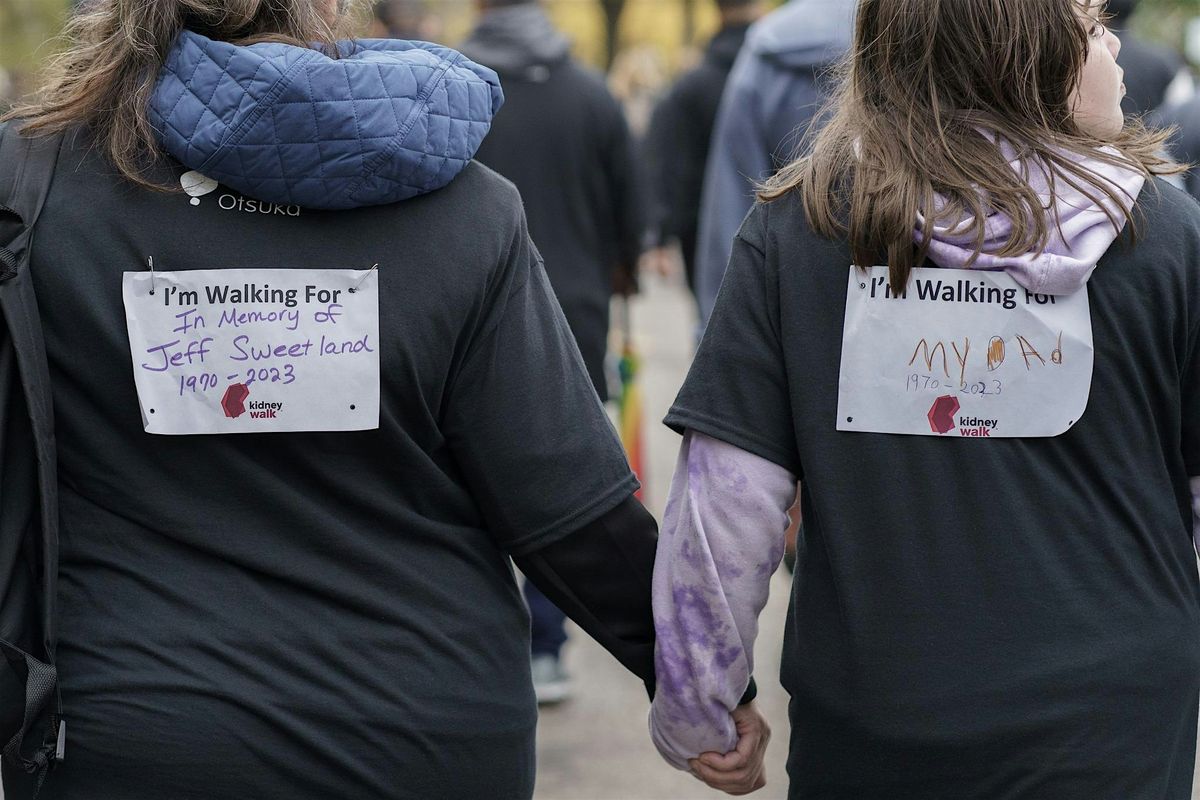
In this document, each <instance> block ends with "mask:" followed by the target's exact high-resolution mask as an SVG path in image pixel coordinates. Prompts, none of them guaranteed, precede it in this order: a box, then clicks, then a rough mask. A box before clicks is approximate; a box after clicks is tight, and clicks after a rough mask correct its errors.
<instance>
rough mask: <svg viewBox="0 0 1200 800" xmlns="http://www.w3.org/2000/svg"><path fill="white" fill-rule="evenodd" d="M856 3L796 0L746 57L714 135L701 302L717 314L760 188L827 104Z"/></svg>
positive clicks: (704, 205) (704, 313)
mask: <svg viewBox="0 0 1200 800" xmlns="http://www.w3.org/2000/svg"><path fill="white" fill-rule="evenodd" d="M854 7H855V2H854V0H792V1H791V2H790V3H788V4H787V5H785V6H784V7H782V8H780V9H779V10H777V11H775V12H774V13H771V14H769V15H767V16H766V17H764V18H763V19H761V20H760V21H759V22H757V23H756V24H755V25H754V26H753V27H752V28H751V29H750V33H749V34H748V35H747V37H746V43H745V46H744V47H743V48H742V52H741V54H740V55H739V56H738V59H737V63H735V64H734V66H733V72H732V73H731V74H730V76H729V82H728V83H727V84H726V86H725V94H724V96H723V97H722V99H721V110H720V112H719V114H718V116H717V126H716V129H715V131H714V133H713V140H712V148H711V150H710V151H709V155H708V166H707V169H706V172H705V177H704V196H703V199H702V200H701V205H700V234H699V238H698V241H697V248H696V298H697V301H698V302H699V304H700V314H701V320H702V322H706V321H707V320H708V316H709V314H710V313H712V307H713V303H714V302H715V301H716V298H717V290H718V289H719V288H720V286H721V279H722V278H723V277H724V275H725V265H726V264H727V263H728V261H729V254H730V251H731V250H732V247H733V237H734V235H735V234H736V233H737V230H738V227H739V226H740V225H741V224H742V219H743V218H744V217H745V216H746V213H747V212H749V210H750V208H751V206H752V205H753V204H754V185H755V183H757V182H758V181H761V180H763V179H765V178H767V177H770V175H771V174H772V173H773V172H775V170H776V169H778V168H779V167H780V166H782V165H783V164H785V163H787V162H788V161H790V160H791V158H792V157H793V156H794V155H795V150H796V147H797V145H799V143H800V137H801V136H802V135H803V133H804V127H806V126H807V125H808V123H809V122H810V121H811V120H812V118H813V116H814V115H815V114H816V113H817V111H818V109H819V107H820V104H821V102H822V100H823V99H824V98H823V94H824V89H825V82H824V80H823V74H824V73H825V72H826V71H827V69H828V68H829V67H830V66H832V65H833V64H835V63H836V62H837V61H838V59H840V58H841V57H842V56H843V54H844V53H845V52H846V50H847V48H849V46H850V39H851V36H852V32H853V21H854Z"/></svg>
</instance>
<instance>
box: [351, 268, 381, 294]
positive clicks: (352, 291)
mask: <svg viewBox="0 0 1200 800" xmlns="http://www.w3.org/2000/svg"><path fill="white" fill-rule="evenodd" d="M377 269H379V265H378V264H376V265H375V266H373V267H371V268H370V269H369V270H367V272H366V274H365V275H363V276H362V277H361V278H359V279H358V283H356V284H354V285H353V286H351V287H350V294H354V293H355V292H357V291H358V290H359V287H361V286H362V285H363V284H364V283H365V282H366V280H367V278H369V277H371V273H372V272H374V271H375V270H377Z"/></svg>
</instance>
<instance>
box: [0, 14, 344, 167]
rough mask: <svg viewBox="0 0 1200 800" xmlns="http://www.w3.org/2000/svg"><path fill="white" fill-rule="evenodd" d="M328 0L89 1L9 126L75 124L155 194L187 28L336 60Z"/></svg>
mask: <svg viewBox="0 0 1200 800" xmlns="http://www.w3.org/2000/svg"><path fill="white" fill-rule="evenodd" d="M320 3H321V0H85V2H84V3H83V4H82V5H81V6H80V8H79V10H78V11H76V12H75V14H74V16H73V17H72V18H71V20H70V21H69V22H68V23H67V26H66V29H65V31H64V33H63V38H64V39H65V48H64V49H63V52H62V54H61V55H59V56H58V57H57V58H56V59H55V60H54V61H53V62H52V64H51V66H50V69H49V71H48V73H47V76H46V78H45V80H44V83H43V85H42V88H41V89H40V90H39V91H38V92H37V93H36V94H35V95H34V97H33V98H32V99H31V100H29V101H27V102H25V103H23V104H21V105H18V106H17V107H16V108H14V109H13V110H12V111H10V112H9V113H7V114H6V115H5V116H4V119H13V118H20V119H22V120H24V124H23V127H22V132H23V133H26V134H28V135H38V134H48V133H54V132H57V131H62V130H66V129H67V128H72V127H75V126H82V127H86V128H87V129H89V132H90V134H91V137H92V141H93V142H94V144H95V146H97V147H99V148H100V149H101V150H102V151H103V152H104V153H105V155H107V156H108V158H109V160H110V161H111V162H112V163H113V165H114V166H115V167H116V168H117V170H118V171H119V172H120V173H121V175H123V176H124V177H125V178H128V179H129V180H131V181H134V182H135V183H138V184H141V185H143V186H150V187H152V188H166V187H160V186H157V185H156V184H153V183H152V182H150V181H149V180H148V179H147V178H146V177H145V175H146V171H147V170H148V169H149V168H150V167H152V166H153V165H154V164H155V163H156V162H157V161H158V160H159V158H160V156H159V149H158V146H157V144H156V142H155V135H154V129H153V127H152V125H151V124H150V120H149V113H148V107H149V102H150V96H151V93H152V92H153V91H154V85H155V82H156V80H157V78H158V73H159V70H160V69H161V67H162V65H163V62H164V61H165V60H166V57H167V53H168V52H169V50H170V48H171V45H172V43H173V42H174V41H175V38H176V37H177V36H178V35H179V33H180V31H182V30H183V29H184V28H188V29H190V30H193V31H195V32H196V33H200V34H203V35H205V36H207V37H209V38H211V39H219V40H221V41H227V42H233V43H236V44H252V43H254V42H260V41H278V42H286V43H289V44H295V45H299V46H303V47H308V46H311V45H314V44H316V45H325V46H326V50H327V52H329V53H330V55H333V54H334V52H333V47H332V43H333V42H334V41H335V39H336V34H337V31H336V30H335V24H333V23H331V22H330V20H329V19H327V15H326V14H323V13H322V8H321V7H320Z"/></svg>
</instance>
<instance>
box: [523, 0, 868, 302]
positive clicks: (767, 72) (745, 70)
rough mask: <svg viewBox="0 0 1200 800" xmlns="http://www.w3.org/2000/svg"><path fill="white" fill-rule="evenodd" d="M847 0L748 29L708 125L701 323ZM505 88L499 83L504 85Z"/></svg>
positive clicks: (802, 111)
mask: <svg viewBox="0 0 1200 800" xmlns="http://www.w3.org/2000/svg"><path fill="white" fill-rule="evenodd" d="M855 6H856V3H855V2H854V0H791V2H789V3H787V4H786V5H784V6H783V7H781V8H779V9H777V10H776V11H774V12H772V13H770V14H768V15H767V16H765V17H763V18H762V19H761V20H759V21H758V22H756V23H755V24H754V25H753V26H751V28H750V32H749V33H748V34H747V35H746V42H745V45H744V46H743V48H742V51H741V53H740V54H739V55H738V58H737V61H736V62H735V63H734V66H733V71H732V72H731V73H730V74H729V82H728V83H727V84H726V86H725V93H724V95H723V96H722V98H721V109H720V111H719V112H718V113H717V123H716V127H715V128H714V130H713V140H712V145H711V150H710V152H709V155H708V166H707V170H706V172H705V177H704V191H703V193H702V199H701V201H700V233H699V238H698V241H697V244H696V299H697V301H698V302H699V305H700V315H701V319H702V320H703V321H707V319H708V315H709V314H710V313H712V307H713V303H714V302H715V300H716V297H717V290H718V289H719V288H720V286H721V279H722V278H723V277H724V275H725V265H726V264H727V263H728V262H729V254H730V252H731V251H732V249H733V237H734V235H735V234H736V233H737V230H738V227H739V226H740V225H741V224H742V220H743V219H744V218H745V216H746V214H747V212H749V211H750V208H751V206H753V205H754V184H755V182H757V181H761V180H763V179H765V178H768V177H770V175H771V174H772V173H773V172H775V170H776V169H778V168H779V167H780V166H782V165H783V164H785V163H787V161H789V160H790V159H791V158H792V156H793V155H794V153H795V150H796V146H797V145H798V144H799V141H800V138H801V137H802V135H803V133H804V131H805V130H806V129H807V127H808V124H809V123H810V122H811V121H812V119H813V117H814V116H815V115H816V113H817V111H818V109H819V108H820V104H821V102H822V100H823V99H824V96H825V91H826V89H827V88H828V87H827V84H826V79H825V76H826V73H827V72H828V70H829V67H830V66H831V65H833V64H834V63H836V62H837V61H838V59H840V58H841V57H842V55H843V54H844V53H845V52H846V50H847V48H848V47H849V46H850V39H851V33H852V31H853V21H854V9H855ZM507 88H508V87H507V86H506V87H505V89H506V90H507Z"/></svg>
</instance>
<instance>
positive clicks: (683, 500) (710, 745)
mask: <svg viewBox="0 0 1200 800" xmlns="http://www.w3.org/2000/svg"><path fill="white" fill-rule="evenodd" d="M1081 161H1082V163H1083V164H1084V166H1086V167H1088V168H1089V169H1091V170H1093V171H1094V172H1096V173H1098V174H1100V175H1102V176H1103V177H1104V178H1106V179H1107V180H1108V181H1109V182H1110V183H1111V184H1112V185H1113V186H1114V187H1116V188H1117V189H1118V190H1119V193H1122V194H1123V196H1126V197H1128V203H1129V207H1132V204H1133V202H1134V201H1135V200H1136V199H1137V196H1138V194H1139V193H1140V192H1141V190H1142V188H1143V183H1144V178H1143V176H1142V175H1140V174H1138V173H1134V172H1132V171H1129V170H1125V169H1122V168H1118V167H1114V166H1111V165H1108V164H1105V163H1103V162H1099V161H1094V160H1090V159H1081ZM1011 163H1012V166H1013V168H1014V169H1023V168H1025V167H1024V165H1022V164H1021V162H1019V161H1015V160H1014V161H1012V162H1011ZM1027 178H1028V179H1029V180H1030V182H1031V185H1033V187H1034V189H1035V190H1036V191H1037V192H1038V193H1039V194H1040V195H1041V196H1042V197H1043V200H1044V205H1045V206H1046V207H1049V201H1050V192H1049V187H1048V181H1047V179H1046V175H1045V173H1044V172H1043V171H1042V170H1040V169H1029V170H1028V173H1027ZM1055 188H1056V190H1057V191H1058V193H1059V197H1058V198H1057V211H1058V218H1059V223H1060V224H1059V226H1058V227H1057V228H1056V229H1055V230H1054V232H1053V234H1052V237H1051V240H1050V241H1049V243H1048V245H1047V248H1046V250H1045V251H1044V252H1043V253H1040V254H1032V253H1031V254H1025V255H1021V256H1012V257H1001V256H998V255H996V252H998V251H999V249H1000V248H1001V247H1002V246H1003V244H1004V242H1005V240H1006V238H1007V236H1008V234H1009V232H1010V231H1011V229H1012V222H1011V220H1009V219H1007V218H1005V217H1003V216H1001V215H998V214H997V215H992V216H990V217H989V218H988V219H987V220H986V221H985V229H986V240H985V243H984V247H983V251H982V252H981V253H980V254H979V255H978V256H976V257H975V260H974V263H973V264H972V267H973V268H977V269H987V270H1004V271H1006V272H1008V273H1009V274H1010V275H1011V276H1012V277H1013V279H1014V280H1016V281H1017V282H1018V283H1020V284H1021V285H1022V286H1023V287H1025V288H1027V289H1029V290H1030V291H1033V292H1038V293H1043V294H1070V293H1073V292H1075V291H1077V290H1079V289H1081V288H1083V286H1084V285H1085V284H1086V283H1087V280H1088V278H1089V277H1090V276H1091V274H1092V272H1093V271H1094V270H1095V268H1096V263H1097V262H1098V261H1099V259H1100V257H1101V256H1102V255H1103V254H1104V252H1105V251H1106V250H1107V249H1108V247H1109V246H1110V245H1111V244H1112V242H1113V240H1114V239H1115V238H1116V236H1117V232H1116V230H1114V228H1113V226H1112V224H1111V223H1110V222H1109V220H1108V216H1107V215H1106V213H1105V210H1104V208H1103V207H1101V206H1099V205H1096V204H1094V203H1092V202H1091V201H1089V200H1088V199H1087V198H1086V197H1085V196H1084V195H1083V194H1082V193H1081V192H1079V191H1078V190H1075V189H1072V188H1071V187H1069V186H1066V185H1065V184H1064V183H1063V182H1062V181H1059V182H1058V184H1057V185H1056V187H1055ZM940 206H941V204H940V203H939V207H940ZM1108 209H1109V210H1110V211H1111V212H1112V213H1113V214H1114V216H1115V217H1116V218H1117V219H1118V221H1122V220H1124V219H1125V218H1126V217H1127V214H1128V209H1127V207H1122V206H1115V205H1112V204H1111V203H1109V205H1108ZM963 222H969V220H962V221H959V224H954V223H953V222H952V221H945V220H942V219H938V218H937V215H936V213H935V217H934V219H933V220H932V221H927V220H925V219H919V220H918V221H917V227H916V229H915V230H914V238H915V239H916V240H917V241H920V240H921V239H922V237H924V236H932V241H931V242H930V247H929V253H930V257H931V259H932V260H933V262H934V264H935V265H936V266H938V267H942V268H963V267H965V266H967V265H968V263H970V262H971V259H972V256H973V255H974V249H973V241H972V240H971V238H970V237H969V236H968V235H967V234H966V233H965V232H964V226H963V224H962V223H963ZM1191 487H1192V498H1193V504H1192V509H1193V517H1194V526H1193V535H1194V537H1195V539H1196V542H1197V546H1198V547H1200V477H1195V478H1192V480H1191ZM795 496H796V478H795V476H794V475H792V474H791V473H790V472H788V471H787V470H785V469H783V468H782V467H780V466H778V465H776V464H774V463H772V462H770V461H767V460H766V459H763V458H761V457H760V456H757V455H754V454H752V453H748V452H746V451H744V450H741V449H740V448H737V447H735V446H733V445H731V444H727V443H725V442H722V441H718V440H716V439H713V438H711V437H709V436H706V435H704V434H701V433H698V432H696V431H687V432H686V434H685V435H684V439H683V445H682V447H681V449H680V452H679V460H678V463H677V466H676V471H675V476H674V479H673V480H672V482H671V492H670V496H669V498H668V501H667V509H666V514H665V517H664V519H663V526H662V531H661V534H660V536H659V540H658V556H657V560H656V562H655V567H654V588H653V591H654V623H655V629H656V632H657V637H658V642H657V645H656V649H655V669H656V671H657V673H658V689H657V693H656V695H655V698H654V703H653V705H652V706H651V709H650V735H651V738H652V739H653V740H654V744H655V746H656V747H657V748H658V751H659V753H661V754H662V756H663V758H664V759H666V761H667V762H668V763H670V764H672V765H673V766H675V767H677V768H679V769H682V770H686V769H688V764H687V761H688V759H691V758H695V757H696V756H698V755H699V754H701V753H704V752H710V751H711V752H718V753H726V752H728V751H730V750H732V749H733V748H734V746H735V745H736V743H737V733H736V731H735V728H734V724H733V720H732V717H731V716H730V712H731V711H732V710H733V709H734V708H735V707H736V705H737V703H738V701H739V699H740V698H741V696H742V694H743V692H744V691H745V690H746V687H747V685H748V683H749V680H750V674H751V672H752V671H753V667H754V640H755V638H756V637H757V635H758V615H759V613H760V612H761V611H762V608H763V606H765V605H766V601H767V590H768V584H769V582H770V579H771V575H772V574H773V573H774V572H775V570H776V568H777V567H778V566H779V562H780V560H781V558H782V556H783V536H784V532H785V530H786V528H787V509H788V508H789V507H790V506H791V504H792V502H793V501H794V499H795Z"/></svg>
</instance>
